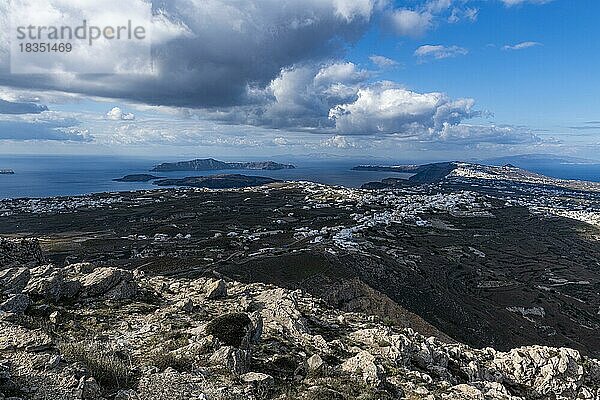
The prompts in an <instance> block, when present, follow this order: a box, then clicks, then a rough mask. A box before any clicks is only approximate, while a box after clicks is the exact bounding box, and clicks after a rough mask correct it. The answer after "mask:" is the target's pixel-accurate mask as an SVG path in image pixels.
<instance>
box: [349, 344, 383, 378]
mask: <svg viewBox="0 0 600 400" xmlns="http://www.w3.org/2000/svg"><path fill="white" fill-rule="evenodd" d="M342 371H344V372H348V373H350V374H352V375H356V376H361V377H362V379H363V380H364V381H365V382H366V383H367V384H369V385H373V386H376V385H378V384H379V383H380V382H381V379H380V374H379V369H378V367H377V365H376V364H375V356H373V355H372V354H371V353H369V352H368V351H364V350H363V351H361V352H360V353H358V354H357V355H356V356H354V357H352V358H350V359H348V360H346V361H344V363H343V364H342Z"/></svg>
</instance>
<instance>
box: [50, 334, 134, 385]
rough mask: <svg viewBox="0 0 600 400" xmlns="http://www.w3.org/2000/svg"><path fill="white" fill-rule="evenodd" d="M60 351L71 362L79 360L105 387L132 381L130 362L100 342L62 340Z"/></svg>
mask: <svg viewBox="0 0 600 400" xmlns="http://www.w3.org/2000/svg"><path fill="white" fill-rule="evenodd" d="M57 347H58V349H59V351H60V353H61V354H62V355H63V357H64V358H66V359H67V360H68V361H71V362H81V363H82V364H83V365H84V367H85V368H86V369H87V370H88V372H89V373H90V375H91V376H93V377H94V378H95V379H96V380H97V381H98V382H99V383H100V384H101V385H103V386H105V387H107V388H120V387H128V386H130V385H131V384H132V383H133V378H134V374H133V370H132V366H131V363H130V362H129V361H125V360H123V359H121V358H120V357H118V356H117V355H116V354H115V353H114V352H112V351H108V350H106V349H105V348H104V347H103V346H102V345H101V344H100V343H97V342H94V341H86V342H62V343H60V344H59V345H58V346H57Z"/></svg>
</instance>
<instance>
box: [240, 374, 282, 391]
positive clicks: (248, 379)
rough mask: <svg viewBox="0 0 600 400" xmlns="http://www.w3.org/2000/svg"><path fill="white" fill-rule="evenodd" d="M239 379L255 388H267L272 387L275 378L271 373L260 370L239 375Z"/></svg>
mask: <svg viewBox="0 0 600 400" xmlns="http://www.w3.org/2000/svg"><path fill="white" fill-rule="evenodd" d="M240 379H241V381H242V382H244V383H248V384H250V385H252V386H253V387H255V388H261V389H268V388H271V387H273V385H274V384H275V380H274V379H273V377H272V376H271V375H267V374H263V373H260V372H248V373H245V374H244V375H242V376H240Z"/></svg>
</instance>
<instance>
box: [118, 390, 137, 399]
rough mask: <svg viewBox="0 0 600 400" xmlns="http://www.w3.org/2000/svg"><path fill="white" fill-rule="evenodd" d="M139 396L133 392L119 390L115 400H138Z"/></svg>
mask: <svg viewBox="0 0 600 400" xmlns="http://www.w3.org/2000/svg"><path fill="white" fill-rule="evenodd" d="M139 398H140V397H139V396H138V394H137V393H136V391H135V390H132V389H121V390H119V391H118V392H117V394H116V395H115V400H139Z"/></svg>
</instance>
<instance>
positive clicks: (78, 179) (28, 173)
mask: <svg viewBox="0 0 600 400" xmlns="http://www.w3.org/2000/svg"><path fill="white" fill-rule="evenodd" d="M184 159H186V158H184ZM188 159H189V158H188ZM265 159H268V157H267V158H265ZM177 160H178V159H173V158H166V159H161V158H140V157H117V156H24V155H15V156H4V155H2V156H0V169H2V168H10V169H13V170H14V171H15V174H14V175H0V199H6V198H21V197H49V196H71V195H81V194H88V193H98V192H115V191H131V190H141V189H152V188H156V186H154V185H152V183H151V182H148V183H138V182H133V183H123V182H114V181H113V179H115V178H120V177H122V176H124V175H129V174H140V173H150V172H149V170H150V169H151V168H152V167H153V166H154V165H156V164H159V163H161V162H166V161H177ZM226 161H235V160H226ZM275 161H278V162H289V163H292V164H294V165H296V169H292V170H280V171H247V170H240V171H236V170H226V171H206V172H190V171H185V172H161V173H153V174H154V175H160V176H164V177H169V178H171V177H186V176H198V175H211V174H218V173H241V174H246V175H260V176H268V177H272V178H276V179H281V180H307V181H313V182H320V183H326V184H332V185H342V186H347V187H359V186H360V185H362V184H363V183H365V182H371V181H379V180H381V179H383V178H386V177H390V176H392V177H394V176H395V177H398V176H399V175H400V174H395V173H389V172H362V171H351V168H352V167H353V166H355V165H359V164H364V163H375V162H373V160H370V161H368V160H359V159H334V160H320V159H313V160H311V159H303V160H299V159H293V160H289V161H286V160H285V159H279V158H277V159H275ZM380 163H381V164H387V165H389V164H401V163H403V162H402V161H397V162H391V161H385V162H380ZM518 166H519V167H522V168H526V169H529V170H531V171H534V172H538V173H541V174H545V175H548V176H553V177H557V178H564V179H580V180H589V181H597V182H600V164H586V165H581V164H559V163H543V162H534V163H521V165H518Z"/></svg>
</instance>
